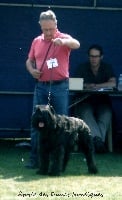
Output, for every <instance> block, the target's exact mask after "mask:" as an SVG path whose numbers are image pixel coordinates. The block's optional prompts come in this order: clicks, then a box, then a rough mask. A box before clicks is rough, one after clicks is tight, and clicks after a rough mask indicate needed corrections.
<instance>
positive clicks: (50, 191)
mask: <svg viewBox="0 0 122 200" xmlns="http://www.w3.org/2000/svg"><path fill="white" fill-rule="evenodd" d="M15 143H17V141H10V142H8V141H2V142H0V200H18V199H20V200H22V199H23V200H29V199H37V200H81V199H83V200H88V199H94V200H98V199H101V200H120V199H122V155H121V154H119V153H107V154H101V155H96V162H97V166H98V168H99V174H97V175H89V174H88V173H87V167H86V163H85V161H84V156H83V154H72V155H71V159H70V161H69V164H68V166H67V169H66V171H65V173H64V174H62V176H61V177H48V176H39V175H36V170H32V169H26V168H25V167H24V165H25V163H26V162H27V161H28V158H29V149H27V148H22V147H21V148H17V147H15Z"/></svg>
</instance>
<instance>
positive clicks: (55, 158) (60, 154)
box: [49, 145, 65, 176]
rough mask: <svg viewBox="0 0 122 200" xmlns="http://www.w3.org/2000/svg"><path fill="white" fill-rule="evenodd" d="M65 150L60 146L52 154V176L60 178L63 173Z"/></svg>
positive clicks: (50, 172) (50, 173)
mask: <svg viewBox="0 0 122 200" xmlns="http://www.w3.org/2000/svg"><path fill="white" fill-rule="evenodd" d="M64 154H65V148H64V146H63V145H60V146H58V147H57V148H56V149H55V150H54V151H53V152H52V153H51V165H50V170H49V175H50V176H60V175H61V172H62V171H63V163H64Z"/></svg>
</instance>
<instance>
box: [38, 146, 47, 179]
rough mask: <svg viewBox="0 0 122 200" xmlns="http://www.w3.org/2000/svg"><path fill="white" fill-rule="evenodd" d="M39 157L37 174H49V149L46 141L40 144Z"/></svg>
mask: <svg viewBox="0 0 122 200" xmlns="http://www.w3.org/2000/svg"><path fill="white" fill-rule="evenodd" d="M39 157H40V161H39V170H38V171H37V174H40V175H47V174H48V168H49V151H48V149H47V146H46V145H45V144H44V143H41V144H40V150H39Z"/></svg>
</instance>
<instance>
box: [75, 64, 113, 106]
mask: <svg viewBox="0 0 122 200" xmlns="http://www.w3.org/2000/svg"><path fill="white" fill-rule="evenodd" d="M75 77H80V78H83V79H84V83H94V84H100V83H104V82H107V81H108V80H109V79H110V78H111V77H115V74H114V72H113V69H112V66H111V65H109V64H106V63H104V62H101V64H100V67H99V69H98V73H97V75H94V74H93V72H92V70H91V68H90V63H89V62H87V63H85V64H81V65H80V66H79V68H78V69H77V71H76V73H75ZM85 101H86V102H89V103H91V104H93V105H94V106H95V105H97V104H98V102H99V104H103V103H110V100H109V97H108V95H106V94H98V95H97V94H96V95H91V96H90V97H89V98H87V99H86V100H85Z"/></svg>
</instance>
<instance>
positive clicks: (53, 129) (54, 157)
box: [32, 105, 97, 176]
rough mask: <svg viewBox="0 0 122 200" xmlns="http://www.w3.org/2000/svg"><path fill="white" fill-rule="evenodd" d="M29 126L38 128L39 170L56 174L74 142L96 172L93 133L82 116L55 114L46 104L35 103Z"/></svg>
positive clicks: (63, 166)
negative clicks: (80, 117) (79, 117)
mask: <svg viewBox="0 0 122 200" xmlns="http://www.w3.org/2000/svg"><path fill="white" fill-rule="evenodd" d="M32 126H33V127H34V128H36V129H37V130H38V131H39V132H40V134H39V154H40V166H39V171H38V172H37V173H38V174H41V175H46V174H48V175H52V176H59V175H60V174H61V172H63V171H64V170H65V168H66V165H67V162H68V160H69V155H70V152H71V148H72V147H73V146H74V145H75V144H76V143H77V142H78V143H79V145H80V147H81V148H82V151H83V153H84V154H85V157H86V162H87V166H88V171H89V173H93V174H96V173H97V167H96V164H95V160H94V146H93V141H92V136H91V134H90V129H89V127H88V126H87V125H86V123H85V122H84V121H83V120H81V119H78V118H75V117H67V116H64V115H63V116H62V115H56V114H55V111H54V110H53V108H52V107H51V106H49V105H37V106H36V108H35V112H34V113H33V115H32Z"/></svg>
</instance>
